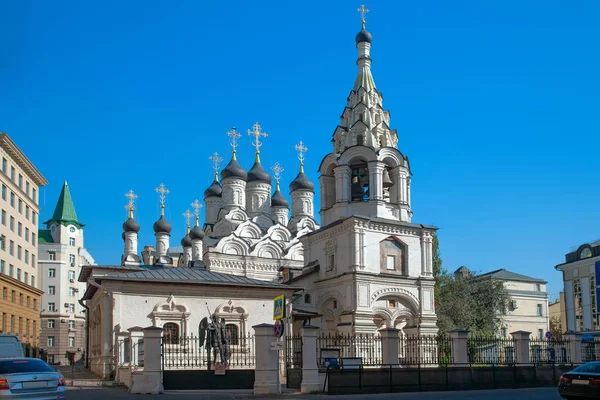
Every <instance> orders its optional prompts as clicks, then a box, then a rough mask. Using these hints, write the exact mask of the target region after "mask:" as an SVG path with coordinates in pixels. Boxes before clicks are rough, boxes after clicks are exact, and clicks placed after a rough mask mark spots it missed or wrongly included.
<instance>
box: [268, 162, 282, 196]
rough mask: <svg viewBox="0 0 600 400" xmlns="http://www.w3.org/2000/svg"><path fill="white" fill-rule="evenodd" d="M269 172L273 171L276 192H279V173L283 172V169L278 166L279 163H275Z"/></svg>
mask: <svg viewBox="0 0 600 400" xmlns="http://www.w3.org/2000/svg"><path fill="white" fill-rule="evenodd" d="M271 171H273V177H274V178H275V182H277V190H279V180H280V179H281V173H282V172H283V168H282V167H281V165H279V162H276V163H275V164H274V165H273V166H272V167H271Z"/></svg>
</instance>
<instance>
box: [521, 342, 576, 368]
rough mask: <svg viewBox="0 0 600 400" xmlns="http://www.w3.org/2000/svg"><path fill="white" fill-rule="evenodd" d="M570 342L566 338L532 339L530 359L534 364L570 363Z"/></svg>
mask: <svg viewBox="0 0 600 400" xmlns="http://www.w3.org/2000/svg"><path fill="white" fill-rule="evenodd" d="M568 343H569V342H568V341H566V340H542V339H534V340H530V341H529V360H530V361H531V362H532V363H533V364H568V363H570V362H571V354H570V352H569V346H568Z"/></svg>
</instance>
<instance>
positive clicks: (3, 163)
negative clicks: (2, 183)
mask: <svg viewBox="0 0 600 400" xmlns="http://www.w3.org/2000/svg"><path fill="white" fill-rule="evenodd" d="M7 168H8V167H7V164H6V158H4V157H2V172H4V173H5V174H6V169H7Z"/></svg>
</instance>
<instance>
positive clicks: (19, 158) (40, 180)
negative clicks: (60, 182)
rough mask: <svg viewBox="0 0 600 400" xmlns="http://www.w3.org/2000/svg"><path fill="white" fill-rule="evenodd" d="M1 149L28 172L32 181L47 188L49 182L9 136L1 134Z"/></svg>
mask: <svg viewBox="0 0 600 400" xmlns="http://www.w3.org/2000/svg"><path fill="white" fill-rule="evenodd" d="M0 147H2V148H3V149H4V151H6V152H7V153H8V155H9V156H10V157H11V158H12V159H13V160H14V161H15V162H16V163H17V165H18V166H19V167H21V169H23V171H24V172H26V173H27V174H28V175H29V177H30V178H31V180H32V181H33V182H34V183H35V184H36V185H38V186H45V185H47V184H48V181H47V180H46V178H44V176H43V175H42V174H41V172H40V171H38V169H37V168H36V167H35V166H34V165H33V163H32V162H31V161H29V159H28V158H27V156H25V154H24V153H23V152H22V151H21V149H19V147H18V146H17V145H16V144H15V142H13V141H12V139H11V138H10V137H9V136H8V134H6V133H3V132H0Z"/></svg>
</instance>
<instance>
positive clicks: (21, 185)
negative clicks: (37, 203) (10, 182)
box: [18, 174, 23, 189]
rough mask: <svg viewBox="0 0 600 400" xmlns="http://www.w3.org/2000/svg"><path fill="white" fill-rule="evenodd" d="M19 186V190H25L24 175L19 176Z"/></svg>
mask: <svg viewBox="0 0 600 400" xmlns="http://www.w3.org/2000/svg"><path fill="white" fill-rule="evenodd" d="M18 184H19V189H23V175H21V174H19V180H18Z"/></svg>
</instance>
